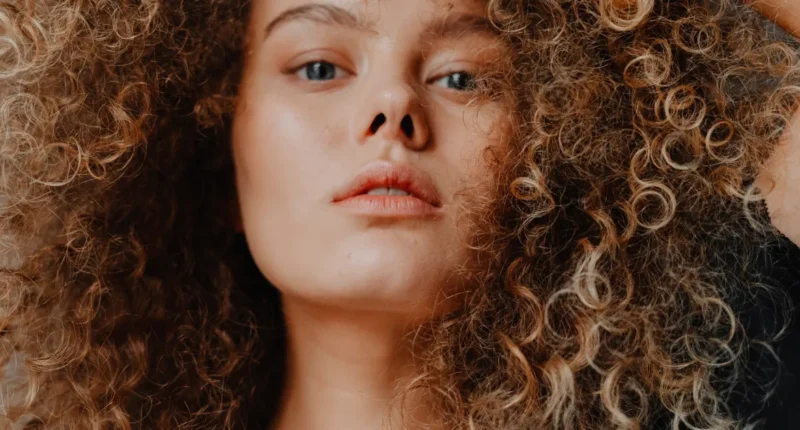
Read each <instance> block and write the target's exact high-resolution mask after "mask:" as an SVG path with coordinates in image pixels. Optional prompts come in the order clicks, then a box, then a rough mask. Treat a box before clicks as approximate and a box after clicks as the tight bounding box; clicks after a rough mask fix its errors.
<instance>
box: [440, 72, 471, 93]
mask: <svg viewBox="0 0 800 430" xmlns="http://www.w3.org/2000/svg"><path fill="white" fill-rule="evenodd" d="M434 82H435V83H436V84H437V85H439V86H443V87H445V88H449V89H453V90H456V91H471V90H474V89H475V82H474V81H473V77H472V75H471V74H469V73H467V72H455V73H450V74H449V75H447V76H442V77H441V78H439V79H437V80H436V81H434Z"/></svg>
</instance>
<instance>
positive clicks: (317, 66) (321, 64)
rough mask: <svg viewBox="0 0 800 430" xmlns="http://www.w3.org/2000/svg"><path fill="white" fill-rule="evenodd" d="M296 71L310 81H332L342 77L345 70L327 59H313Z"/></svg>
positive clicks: (299, 75) (302, 77)
mask: <svg viewBox="0 0 800 430" xmlns="http://www.w3.org/2000/svg"><path fill="white" fill-rule="evenodd" d="M295 73H297V76H298V77H300V78H301V79H306V80H309V81H330V80H332V79H336V78H340V77H342V75H343V74H344V73H345V72H344V70H342V69H341V68H340V67H337V66H336V65H334V64H333V63H329V62H327V61H311V62H308V63H306V64H303V65H302V66H300V67H299V68H298V69H297V71H296V72H295Z"/></svg>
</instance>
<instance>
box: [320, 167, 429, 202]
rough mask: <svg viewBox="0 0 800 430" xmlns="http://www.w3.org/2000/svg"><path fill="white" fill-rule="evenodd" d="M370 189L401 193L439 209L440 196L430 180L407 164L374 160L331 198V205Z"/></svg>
mask: <svg viewBox="0 0 800 430" xmlns="http://www.w3.org/2000/svg"><path fill="white" fill-rule="evenodd" d="M373 188H396V189H400V190H404V191H406V192H407V193H409V194H411V195H412V196H414V197H417V198H419V199H421V200H423V201H425V202H427V203H428V204H430V205H431V206H435V207H439V206H441V201H440V200H439V193H438V192H437V190H436V187H435V186H434V185H433V182H431V180H430V178H429V177H428V176H427V175H426V174H425V173H423V172H422V171H420V170H418V169H417V168H415V167H414V166H412V165H410V164H404V163H395V162H391V161H386V160H377V161H373V162H371V163H369V164H367V165H366V166H364V168H363V169H361V170H360V171H359V172H358V174H357V175H356V176H355V177H354V178H353V179H352V180H350V181H349V182H348V183H347V184H345V186H344V187H342V188H341V189H340V190H339V191H338V192H337V193H336V194H335V195H334V197H333V201H334V202H338V201H341V200H345V199H348V198H350V197H355V196H358V195H361V194H365V193H367V192H368V191H369V190H371V189H373Z"/></svg>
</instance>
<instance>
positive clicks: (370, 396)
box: [273, 295, 425, 430]
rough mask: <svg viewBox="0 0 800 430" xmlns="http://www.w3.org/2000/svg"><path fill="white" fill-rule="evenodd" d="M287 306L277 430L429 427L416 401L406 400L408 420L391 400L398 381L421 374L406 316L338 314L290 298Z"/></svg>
mask: <svg viewBox="0 0 800 430" xmlns="http://www.w3.org/2000/svg"><path fill="white" fill-rule="evenodd" d="M282 302H283V311H284V316H285V319H286V334H287V357H286V358H287V360H286V375H285V385H284V391H283V398H282V401H281V407H280V410H279V413H278V416H277V417H276V421H275V424H274V426H273V429H274V430H287V429H305V430H316V429H332V428H335V429H338V428H343V429H345V428H346V429H351V430H360V429H370V430H376V429H396V428H413V427H412V426H409V424H410V423H409V421H417V422H424V415H425V412H424V407H423V403H422V402H421V401H419V400H418V398H417V399H416V400H415V398H414V396H409V397H408V399H407V400H406V402H405V406H406V414H407V415H406V417H405V419H404V420H401V416H400V408H399V406H400V405H399V404H398V403H392V402H390V401H391V400H392V399H393V397H394V396H395V394H396V393H397V389H398V385H399V382H400V381H403V380H406V378H410V377H413V376H414V375H415V373H416V372H415V369H414V366H413V362H412V353H411V350H410V348H409V347H408V344H407V342H406V341H405V339H406V336H405V335H406V333H408V330H409V328H410V327H409V323H408V322H407V320H406V318H403V316H402V315H393V314H390V313H386V312H369V311H352V310H347V309H335V308H331V307H327V306H325V305H321V304H317V303H310V302H308V301H303V300H302V299H298V298H296V297H291V296H289V295H284V296H283V297H282ZM415 403H416V404H415ZM401 421H406V422H401Z"/></svg>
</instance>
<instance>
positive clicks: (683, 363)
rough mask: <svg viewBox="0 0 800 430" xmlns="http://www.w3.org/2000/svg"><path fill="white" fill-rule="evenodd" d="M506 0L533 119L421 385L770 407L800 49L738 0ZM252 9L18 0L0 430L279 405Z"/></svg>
mask: <svg viewBox="0 0 800 430" xmlns="http://www.w3.org/2000/svg"><path fill="white" fill-rule="evenodd" d="M488 7H489V11H490V17H491V18H492V20H493V21H494V22H495V23H496V25H497V26H498V28H499V29H500V30H501V34H502V35H503V36H502V37H504V38H505V39H506V42H507V43H508V45H509V46H511V48H512V50H513V52H514V55H512V56H509V58H508V62H507V64H503V65H502V66H504V67H499V68H498V69H497V70H495V71H493V73H489V74H487V76H486V77H485V80H484V81H483V82H484V83H486V84H488V85H486V86H485V87H484V88H486V89H488V90H491V91H492V92H493V94H499V95H501V96H509V97H510V98H511V99H512V100H514V103H515V105H514V109H513V112H514V114H513V115H512V118H511V124H512V126H513V127H512V128H513V132H512V133H511V134H509V135H508V136H507V137H508V139H507V142H506V143H507V145H505V146H504V148H506V151H505V152H504V153H497V154H494V156H493V157H491V161H492V162H493V164H492V167H493V169H494V172H495V173H496V178H497V184H498V186H497V188H496V190H495V191H496V192H495V193H494V194H493V195H491V196H489V197H487V198H485V199H483V200H480V201H479V202H478V203H477V204H476V205H475V206H474V207H472V208H470V211H469V213H468V214H467V215H468V217H467V218H466V219H468V220H469V221H470V222H472V223H473V227H474V231H475V236H474V238H473V241H472V245H473V249H474V251H475V257H476V259H477V261H480V262H482V263H483V264H481V265H479V267H480V268H481V269H480V270H479V271H477V272H472V273H468V274H467V275H469V276H470V277H471V279H472V280H473V281H474V285H475V288H474V289H473V290H471V291H470V292H469V294H468V297H466V298H465V306H463V307H462V308H461V309H460V310H459V311H457V312H455V313H452V314H448V315H446V316H445V317H443V318H442V319H441V320H437V321H433V322H431V323H430V324H426V325H425V326H423V327H421V328H420V329H419V332H418V333H415V334H414V336H415V337H416V338H417V339H419V340H420V341H423V342H425V343H426V348H425V353H424V354H423V355H422V356H421V357H419V360H420V362H419V366H420V368H421V370H422V373H421V374H420V375H419V377H418V378H416V379H415V380H413V381H411V382H410V383H409V385H408V386H407V387H406V390H405V391H404V392H405V393H407V392H411V391H413V390H416V389H424V390H426V392H429V393H430V394H431V402H432V404H433V405H435V406H436V410H437V411H438V412H439V416H440V417H441V420H442V421H441V423H440V424H442V425H444V426H445V428H448V429H451V428H452V429H545V428H568V429H572V428H577V429H592V430H594V429H606V428H626V429H638V428H658V427H657V425H662V424H663V425H665V426H674V427H673V428H704V429H712V428H713V429H728V428H741V427H744V426H746V425H748V423H750V421H749V419H750V417H749V416H748V414H746V413H742V412H741V411H737V410H736V408H735V407H733V406H732V405H733V404H734V401H735V399H734V397H735V394H736V392H737V390H739V389H740V388H741V387H742V385H741V384H743V383H744V382H743V381H745V382H746V380H747V379H748V378H749V376H750V375H751V374H752V372H751V371H750V369H748V368H747V362H748V358H749V357H752V354H757V353H764V351H766V353H765V354H766V355H769V352H770V348H769V345H770V342H772V341H773V340H774V339H775V338H776V337H777V336H780V334H781V330H780V328H781V327H782V326H783V325H782V324H780V323H779V324H776V326H775V327H774V329H772V330H756V332H755V333H754V332H753V331H752V330H748V329H747V328H748V327H747V322H746V321H745V320H744V319H743V318H744V317H743V315H744V314H743V312H744V309H745V308H746V307H748V306H751V307H752V306H756V305H757V304H759V303H763V304H765V306H771V307H770V309H773V310H774V311H775V312H776V313H777V314H778V315H781V314H786V315H788V307H787V306H786V304H785V303H784V302H785V297H784V296H783V295H782V294H781V293H780V292H779V291H778V290H777V289H776V288H775V287H774V285H771V284H770V283H769V282H768V280H765V279H762V277H760V276H759V274H758V273H757V272H756V271H755V269H754V268H753V267H752V263H753V261H754V259H755V258H756V257H757V255H758V252H759V250H760V249H762V248H763V247H764V246H766V245H767V244H769V243H770V242H772V241H774V239H775V237H776V233H775V231H774V230H773V229H772V228H771V227H770V226H769V223H768V219H767V214H766V210H765V208H764V205H763V203H762V201H761V199H760V197H759V195H758V194H757V193H756V192H755V191H754V190H753V188H752V186H751V185H752V182H753V178H754V177H755V175H756V174H757V172H758V170H759V167H760V165H761V163H762V162H763V161H764V160H765V159H766V158H767V157H768V156H769V154H770V153H771V151H772V148H773V147H774V145H775V143H776V142H777V140H778V138H779V137H780V135H781V133H782V131H783V129H784V128H785V126H786V125H787V123H788V120H789V118H790V117H791V116H792V114H793V113H794V112H795V111H796V109H797V108H798V106H799V105H800V104H799V103H798V101H800V65H798V44H797V42H796V41H794V40H791V39H789V38H784V37H781V36H780V35H779V34H777V33H773V32H771V31H770V29H769V27H768V26H766V25H765V23H764V20H763V19H762V18H761V17H760V16H758V14H757V13H756V12H755V11H753V10H751V8H750V7H749V6H747V5H744V4H740V3H739V2H737V1H734V0H718V1H702V0H683V1H655V0H637V1H635V2H633V1H631V2H625V3H624V4H623V2H615V1H611V0H574V1H573V0H569V1H567V0H563V1H557V0H538V1H522V0H514V1H511V0H491V1H489V4H488ZM248 12H249V5H248V2H247V1H245V0H195V1H165V0H130V1H128V0H116V1H112V0H51V1H46V2H45V1H30V0H11V1H8V0H6V1H1V0H0V131H1V132H0V136H1V139H2V140H0V196H2V199H3V202H2V204H0V206H2V209H0V241H2V242H0V244H2V248H0V250H2V251H3V253H4V254H3V257H4V260H6V262H5V264H4V268H3V269H2V270H0V362H2V363H3V364H4V365H5V367H4V368H3V372H4V375H3V378H2V380H3V383H2V384H1V385H2V387H1V388H2V390H0V396H2V397H0V413H1V414H2V417H0V426H3V427H11V426H12V425H16V426H19V428H22V427H24V426H27V428H43V429H60V428H76V429H108V428H114V429H194V428H220V429H233V428H258V427H263V426H265V425H267V423H268V422H269V419H270V417H271V416H272V414H273V413H274V407H275V405H276V403H277V402H276V399H277V396H278V395H279V392H280V385H281V379H280V374H281V368H282V357H283V343H282V330H283V329H282V322H281V315H280V310H279V303H278V299H277V296H276V295H274V294H273V293H272V292H271V291H272V290H271V287H269V288H268V286H267V285H265V282H264V280H263V279H262V278H259V274H258V273H257V270H254V268H253V266H252V264H251V262H250V261H249V260H248V256H247V253H246V250H244V247H243V246H242V244H241V238H240V237H236V236H235V235H234V234H233V232H232V229H231V225H232V223H233V216H232V215H233V211H234V210H235V190H234V185H233V176H232V163H231V159H230V153H229V152H230V147H229V135H230V133H229V132H230V121H231V115H232V114H233V111H234V108H235V104H236V99H235V94H236V90H237V85H238V79H239V76H240V73H241V57H242V52H241V51H242V49H243V44H244V33H245V24H246V21H247V20H246V17H247V14H248ZM265 290H269V291H268V292H264V291H265ZM264 309H268V310H269V312H266V313H265V312H264ZM265 314H266V316H264V315H265ZM256 315H258V317H256ZM759 351H761V352H759ZM774 376H775V375H765V377H764V378H761V379H758V380H756V381H750V382H752V383H753V384H754V386H757V387H759V388H760V389H761V391H759V392H762V393H763V395H764V396H767V395H769V393H770V392H771V390H772V387H773V385H772V384H773V383H774V381H775V380H774ZM264 405H267V407H266V408H265V407H264ZM12 423H16V424H12ZM24 423H27V424H24Z"/></svg>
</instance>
